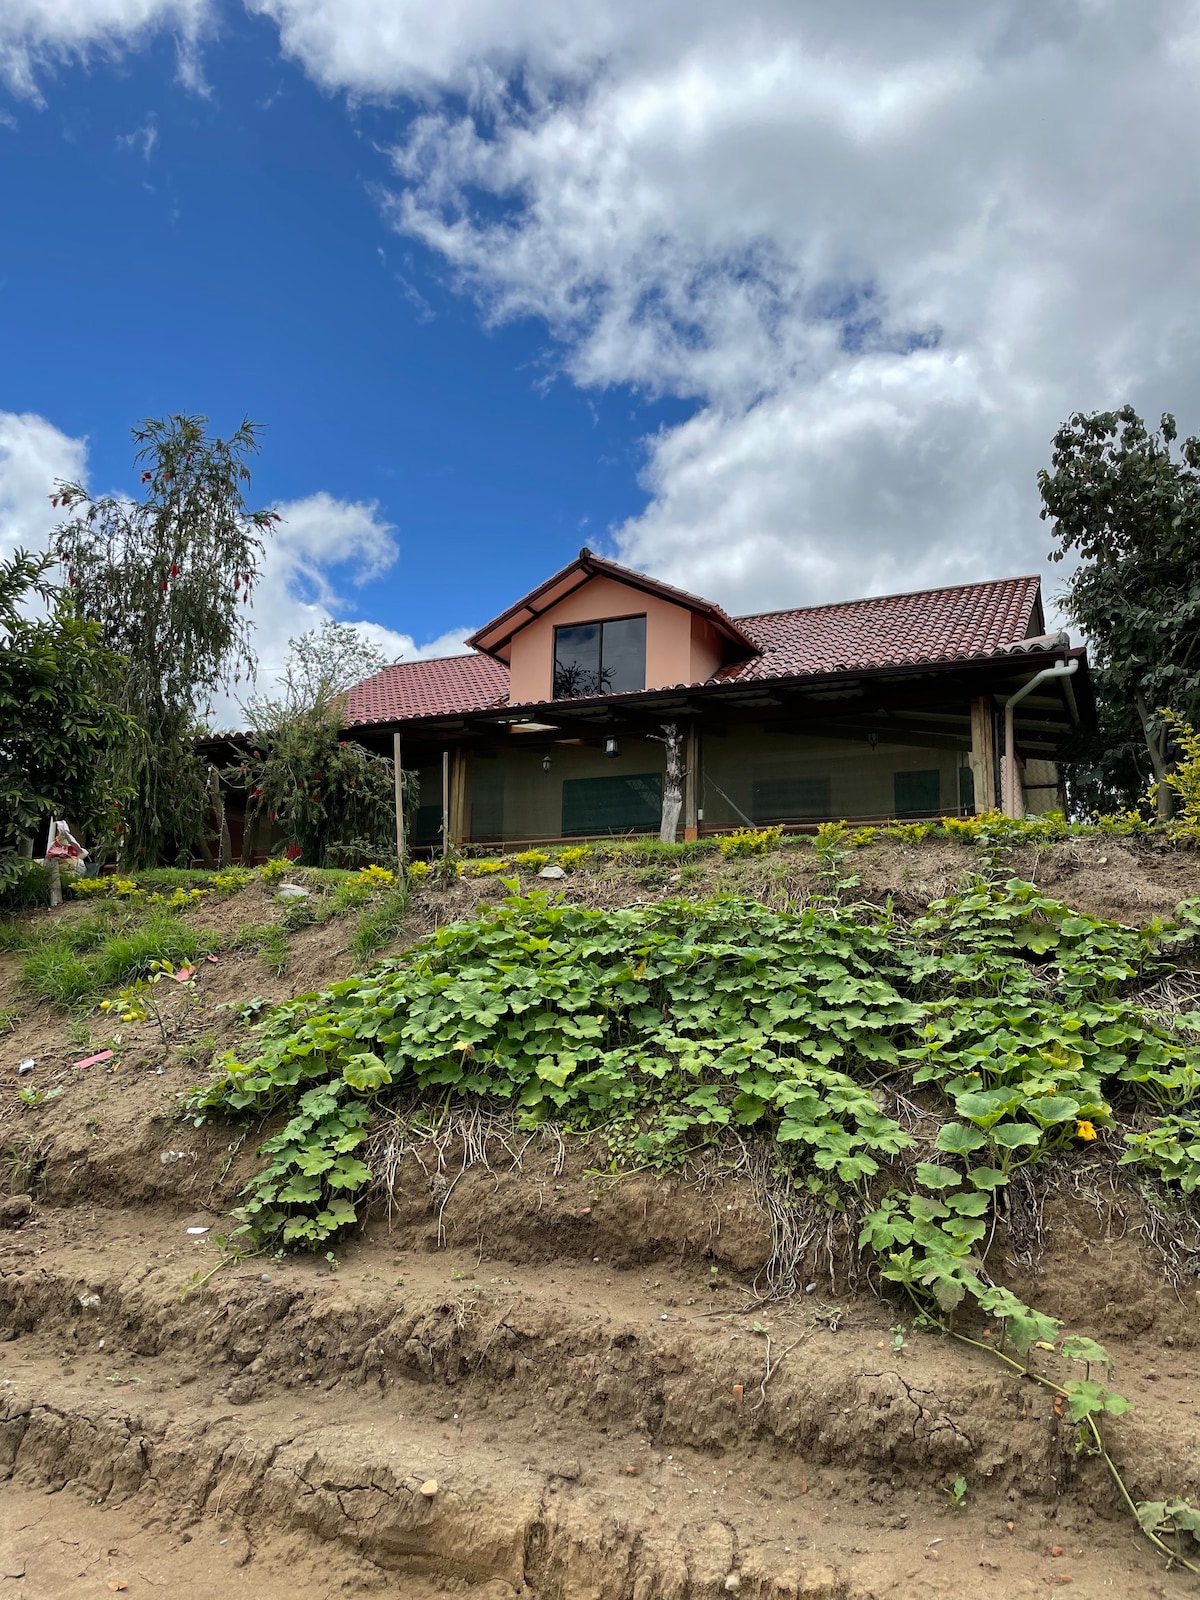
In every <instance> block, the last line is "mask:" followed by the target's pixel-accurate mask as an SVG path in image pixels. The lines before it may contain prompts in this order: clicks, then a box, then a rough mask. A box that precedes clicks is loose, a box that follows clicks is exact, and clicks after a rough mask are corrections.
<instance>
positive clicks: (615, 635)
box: [554, 617, 646, 700]
mask: <svg viewBox="0 0 1200 1600" xmlns="http://www.w3.org/2000/svg"><path fill="white" fill-rule="evenodd" d="M645 687H646V619H645V617H622V618H620V619H619V620H618V621H615V622H581V623H575V624H573V625H572V626H570V627H565V628H555V630H554V698H555V699H556V700H577V699H580V698H584V697H586V696H589V695H601V694H625V693H628V692H629V691H630V690H633V689H644V688H645Z"/></svg>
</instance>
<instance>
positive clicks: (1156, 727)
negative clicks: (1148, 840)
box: [1038, 406, 1200, 818]
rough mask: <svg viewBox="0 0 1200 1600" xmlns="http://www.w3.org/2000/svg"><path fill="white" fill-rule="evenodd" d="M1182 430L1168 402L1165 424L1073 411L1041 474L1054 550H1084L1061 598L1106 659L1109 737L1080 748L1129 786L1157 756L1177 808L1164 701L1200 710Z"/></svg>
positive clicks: (1193, 442)
mask: <svg viewBox="0 0 1200 1600" xmlns="http://www.w3.org/2000/svg"><path fill="white" fill-rule="evenodd" d="M1177 439H1178V429H1177V428H1176V425H1175V418H1174V417H1173V416H1170V415H1169V414H1166V413H1164V415H1163V417H1162V419H1161V421H1160V423H1159V428H1158V431H1157V432H1156V433H1152V432H1150V431H1149V429H1147V427H1146V425H1145V423H1144V422H1143V421H1142V419H1141V418H1140V417H1139V416H1138V414H1137V412H1136V411H1134V409H1133V408H1132V406H1124V407H1122V409H1121V410H1119V411H1099V412H1094V413H1092V414H1090V415H1084V414H1082V413H1076V414H1075V415H1074V416H1072V417H1071V419H1070V421H1069V422H1067V423H1066V424H1065V425H1064V426H1063V427H1061V428H1060V429H1059V430H1058V432H1057V433H1056V434H1055V435H1054V440H1053V454H1052V457H1051V468H1050V470H1049V471H1042V472H1040V473H1039V474H1038V487H1039V488H1040V490H1041V495H1042V511H1041V515H1042V517H1043V518H1047V519H1050V520H1052V522H1053V533H1054V538H1055V539H1056V541H1057V545H1058V548H1057V549H1056V550H1054V551H1052V553H1051V560H1053V561H1062V560H1063V559H1064V558H1065V557H1066V556H1068V555H1070V554H1072V553H1076V554H1077V555H1078V556H1079V566H1078V567H1077V568H1076V570H1075V571H1074V573H1072V575H1071V578H1070V579H1069V581H1068V584H1067V589H1066V594H1065V597H1064V610H1065V611H1066V613H1067V615H1068V616H1069V617H1070V619H1071V620H1072V621H1073V622H1074V623H1075V624H1076V625H1077V626H1078V627H1079V628H1081V629H1082V631H1083V632H1084V634H1085V635H1086V636H1087V638H1088V641H1089V643H1090V645H1091V648H1092V651H1093V656H1094V660H1095V664H1096V667H1097V669H1098V670H1097V679H1096V687H1097V691H1098V698H1099V700H1100V705H1101V732H1102V738H1101V743H1100V746H1099V748H1098V749H1094V750H1091V751H1086V750H1085V751H1081V752H1079V754H1081V755H1082V756H1083V757H1084V758H1085V772H1086V781H1087V782H1088V783H1090V784H1091V785H1092V786H1093V788H1095V789H1096V790H1097V791H1098V792H1103V790H1104V789H1105V788H1106V787H1107V788H1108V789H1109V790H1116V791H1119V790H1121V789H1128V788H1129V787H1131V786H1132V784H1131V779H1132V778H1133V775H1135V774H1140V773H1141V772H1144V766H1145V762H1146V760H1147V758H1148V760H1149V766H1150V774H1151V775H1152V776H1153V777H1154V779H1155V781H1156V784H1157V794H1158V807H1159V816H1160V818H1166V817H1169V816H1170V815H1171V809H1172V790H1171V787H1170V785H1169V784H1168V783H1167V782H1166V781H1165V779H1166V777H1167V774H1168V771H1169V764H1170V749H1169V744H1168V737H1169V728H1168V725H1167V722H1166V720H1165V719H1164V718H1163V716H1162V711H1163V710H1164V709H1165V708H1167V707H1170V708H1171V709H1173V710H1174V711H1176V712H1177V713H1179V715H1181V716H1183V717H1186V718H1187V719H1188V720H1190V721H1192V722H1195V720H1196V718H1197V715H1198V714H1200V439H1196V438H1189V439H1185V440H1184V442H1183V444H1182V446H1181V447H1180V448H1179V452H1178V455H1176V454H1175V445H1176V442H1177ZM1088 758H1090V765H1089V764H1088ZM1125 798H1126V799H1132V798H1135V796H1133V795H1128V794H1126V795H1125Z"/></svg>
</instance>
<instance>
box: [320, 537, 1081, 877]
mask: <svg viewBox="0 0 1200 1600" xmlns="http://www.w3.org/2000/svg"><path fill="white" fill-rule="evenodd" d="M468 644H469V647H470V653H469V654H466V655H459V656H449V657H446V658H444V659H441V660H433V661H407V662H401V663H398V664H397V665H395V666H391V667H387V668H385V669H384V670H383V671H382V672H379V673H377V674H375V676H374V677H371V678H368V679H366V680H365V681H364V682H363V683H360V684H358V685H357V686H356V687H355V688H354V689H352V690H351V691H350V693H349V696H348V698H347V704H346V723H347V731H348V732H352V733H353V736H354V737H355V738H356V739H359V740H361V741H362V742H363V743H365V744H369V745H372V746H373V747H375V748H378V749H380V750H386V751H388V752H389V753H390V752H391V751H392V750H398V751H399V755H400V760H401V762H402V764H403V766H404V768H405V770H406V771H415V772H416V774H417V776H418V779H419V785H420V810H419V813H418V816H417V821H416V827H415V832H414V836H413V838H412V843H413V844H414V845H416V846H436V845H437V844H438V843H439V842H440V841H441V840H442V839H443V838H445V839H447V840H451V841H454V842H455V843H457V844H471V845H487V846H491V845H496V846H500V845H503V846H505V847H508V846H512V845H517V844H530V843H533V842H545V841H551V840H562V839H582V838H587V837H596V836H604V835H612V834H633V833H646V832H656V831H657V830H658V827H659V819H660V814H661V809H662V795H663V775H664V763H665V757H666V749H665V746H664V744H663V742H662V739H663V736H664V728H665V727H667V726H668V725H673V726H674V727H676V728H677V729H678V730H679V734H680V738H681V740H682V746H683V755H684V764H685V767H686V778H685V785H684V795H683V806H682V814H681V823H682V831H683V834H684V836H685V837H688V838H695V837H697V836H698V835H701V834H706V833H712V832H716V831H719V830H722V829H728V828H736V827H742V826H745V825H747V824H753V825H755V826H761V825H766V824H773V823H779V824H782V825H783V826H784V827H785V828H789V829H799V828H811V827H813V826H814V825H815V824H816V823H818V822H821V821H824V820H827V819H831V818H847V819H854V820H862V821H864V822H865V821H881V820H885V819H890V818H897V817H908V818H918V817H934V816H945V815H970V814H973V813H975V812H977V811H984V810H990V809H992V808H994V807H996V806H998V805H1001V804H1003V806H1004V808H1005V809H1006V810H1008V811H1009V812H1010V814H1013V815H1017V814H1023V813H1024V812H1025V811H1035V812H1036V811H1049V810H1054V809H1058V808H1059V807H1061V805H1062V794H1061V789H1060V780H1059V771H1058V766H1057V761H1058V758H1059V755H1060V753H1061V751H1062V748H1063V745H1064V741H1065V740H1066V739H1067V738H1068V736H1069V735H1070V734H1071V732H1072V730H1073V728H1074V727H1075V726H1076V725H1078V724H1079V723H1080V722H1081V721H1082V722H1083V723H1085V724H1086V725H1087V726H1089V727H1090V726H1093V725H1094V717H1095V709H1094V702H1093V699H1092V695H1091V689H1090V685H1089V681H1088V673H1087V661H1086V657H1085V653H1084V651H1083V650H1082V649H1080V648H1078V647H1074V648H1073V647H1072V646H1071V643H1070V640H1069V639H1068V637H1067V636H1066V635H1065V634H1061V633H1055V634H1047V632H1046V628H1045V621H1044V618H1043V614H1042V605H1041V596H1040V584H1039V580H1038V579H1037V578H1036V577H1020V578H1001V579H998V580H996V581H994V582H989V583H970V584H959V585H956V586H953V587H948V588H942V589H927V590H920V591H916V592H914V593H911V594H898V595H885V596H880V597H877V598H872V599H866V600H852V601H846V602H843V603H840V604H834V605H822V606H807V607H801V608H798V609H797V608H793V609H789V610H785V611H769V612H762V613H758V614H755V615H753V616H745V617H731V616H728V615H727V614H726V613H725V612H724V611H723V610H722V609H721V607H720V606H718V605H716V604H714V603H713V602H712V601H711V600H704V599H701V598H699V597H698V596H696V595H692V594H686V593H684V591H682V590H680V589H676V588H673V587H671V586H670V585H669V584H665V583H660V582H658V581H657V580H656V579H654V578H649V577H647V576H646V575H645V574H644V573H641V572H635V571H633V570H631V569H630V568H627V567H624V566H620V565H618V564H617V563H616V562H613V561H608V560H604V559H602V558H601V557H599V556H596V555H593V554H592V552H591V551H590V550H587V549H584V550H581V551H580V553H579V556H578V557H577V559H576V560H574V561H572V562H571V563H570V565H569V566H566V567H564V568H563V569H562V571H561V572H556V573H555V574H554V576H553V577H551V578H548V579H547V580H546V581H545V582H544V583H542V584H540V585H539V586H538V587H537V588H536V589H534V590H532V591H531V592H530V593H529V594H527V595H525V596H523V597H522V598H521V599H520V600H517V601H516V602H515V603H514V604H513V605H511V606H509V608H508V609H507V610H506V611H504V612H503V613H502V614H501V615H500V616H498V617H496V618H495V619H494V620H493V621H491V622H489V623H488V624H487V625H486V626H485V627H482V628H480V629H479V630H478V631H477V632H476V633H475V634H474V635H473V636H472V638H471V639H470V640H469V641H468ZM1008 728H1011V739H1010V741H1009V742H1010V743H1011V750H1010V751H1009V752H1008V753H1007V754H1006V738H1007V729H1008Z"/></svg>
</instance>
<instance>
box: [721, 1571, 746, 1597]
mask: <svg viewBox="0 0 1200 1600" xmlns="http://www.w3.org/2000/svg"><path fill="white" fill-rule="evenodd" d="M741 1587H742V1575H741V1573H740V1572H731V1573H730V1574H729V1576H728V1577H727V1578H726V1579H725V1593H726V1594H736V1593H737V1592H738V1590H739V1589H740V1588H741Z"/></svg>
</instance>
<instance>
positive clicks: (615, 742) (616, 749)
mask: <svg viewBox="0 0 1200 1600" xmlns="http://www.w3.org/2000/svg"><path fill="white" fill-rule="evenodd" d="M604 754H605V755H606V756H607V757H608V759H609V760H610V761H612V760H613V759H614V758H615V757H616V756H619V755H620V754H621V741H620V739H605V741H604Z"/></svg>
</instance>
